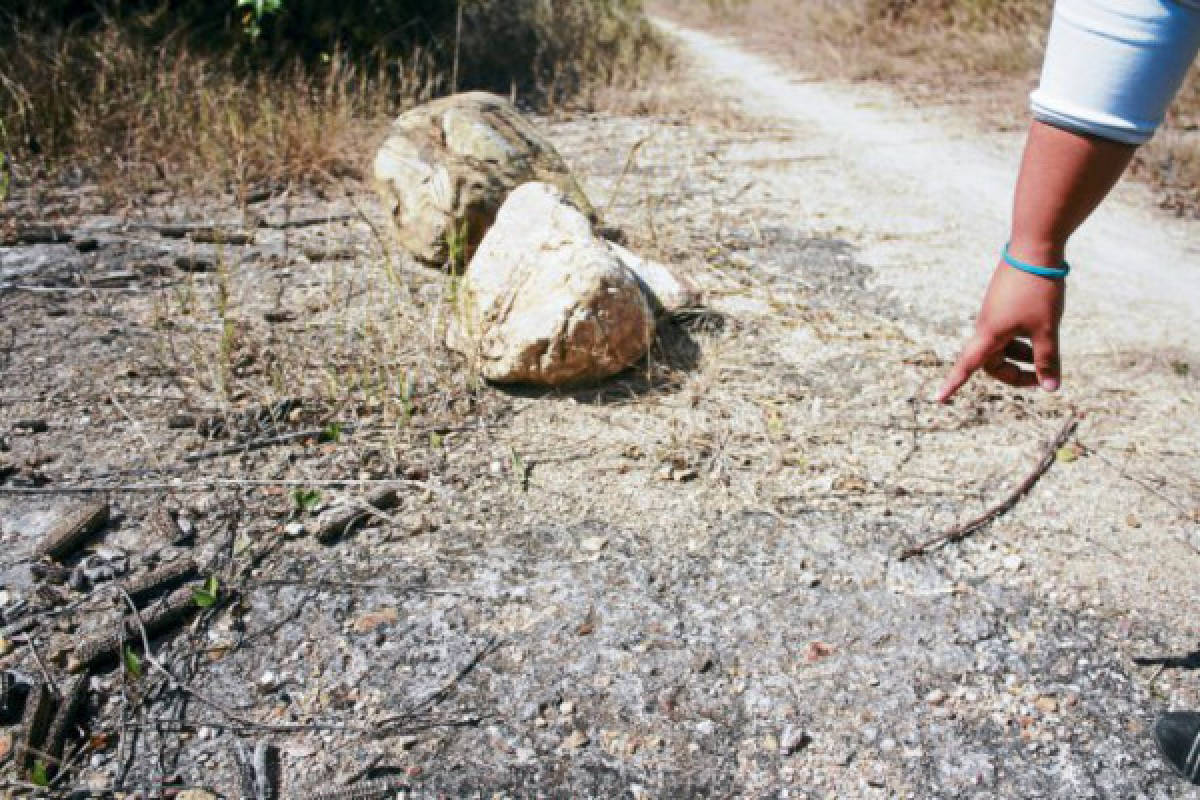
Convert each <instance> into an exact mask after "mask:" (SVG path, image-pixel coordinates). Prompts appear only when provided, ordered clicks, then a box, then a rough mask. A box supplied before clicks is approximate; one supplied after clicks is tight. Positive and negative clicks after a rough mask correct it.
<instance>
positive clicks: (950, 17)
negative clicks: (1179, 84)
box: [664, 0, 1200, 215]
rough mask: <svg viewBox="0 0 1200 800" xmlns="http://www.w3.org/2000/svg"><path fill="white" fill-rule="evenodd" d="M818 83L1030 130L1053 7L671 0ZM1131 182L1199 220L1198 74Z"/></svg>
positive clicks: (1010, 1)
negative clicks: (880, 91) (877, 84)
mask: <svg viewBox="0 0 1200 800" xmlns="http://www.w3.org/2000/svg"><path fill="white" fill-rule="evenodd" d="M664 2H665V3H666V4H667V7H668V9H670V8H674V9H676V10H678V11H680V12H685V13H686V14H687V15H688V16H689V18H693V19H695V18H697V17H699V18H700V19H702V20H703V21H705V22H706V23H708V24H711V25H714V26H718V27H721V28H723V29H727V30H731V31H734V32H736V33H738V34H739V35H740V36H742V37H744V38H746V39H748V40H750V41H752V42H754V43H755V44H756V45H758V46H760V47H761V48H763V49H768V50H770V51H771V52H773V53H775V54H777V55H778V57H779V58H781V59H791V60H793V61H794V62H795V63H796V64H797V65H799V66H802V67H803V68H804V69H805V70H807V71H811V72H815V73H817V74H819V75H821V76H823V77H834V78H841V79H848V80H878V81H884V82H888V83H892V84H895V85H898V86H900V87H901V88H902V89H903V90H904V91H905V92H906V93H908V94H910V95H911V96H913V97H914V98H916V99H917V100H918V101H920V102H940V103H953V104H964V105H966V106H968V107H969V108H970V109H971V110H972V111H973V112H974V113H977V114H980V116H981V118H982V119H983V120H984V121H985V124H987V125H989V126H991V127H1001V128H1006V129H1017V128H1023V127H1024V125H1025V124H1026V120H1027V118H1028V111H1027V108H1028V104H1027V97H1028V93H1029V91H1030V89H1032V88H1033V86H1034V85H1035V84H1036V81H1037V72H1038V68H1039V65H1040V63H1041V56H1042V48H1043V45H1044V41H1045V34H1046V29H1047V25H1048V23H1049V19H1050V9H1051V6H1052V0H807V1H806V2H796V1H795V0H706V2H700V0H664ZM1134 174H1135V175H1136V176H1138V177H1139V178H1141V179H1142V180H1145V181H1148V182H1149V183H1150V184H1151V185H1153V186H1154V187H1155V188H1156V189H1158V190H1159V199H1160V203H1161V204H1162V205H1163V206H1164V207H1165V208H1168V209H1171V210H1175V211H1176V212H1178V213H1181V214H1183V213H1187V214H1195V215H1200V67H1193V69H1192V72H1191V74H1190V75H1189V77H1188V79H1187V81H1186V82H1185V84H1184V86H1183V89H1182V90H1181V91H1180V93H1179V96H1178V97H1177V98H1176V101H1175V103H1174V104H1173V105H1172V107H1171V109H1170V111H1169V113H1168V116H1167V121H1166V124H1165V125H1164V127H1163V129H1162V130H1160V131H1159V133H1158V134H1157V135H1156V136H1155V138H1154V139H1153V140H1152V141H1151V142H1150V144H1148V145H1147V146H1145V147H1144V148H1142V149H1141V151H1140V152H1139V154H1138V157H1137V160H1136V161H1135V165H1134Z"/></svg>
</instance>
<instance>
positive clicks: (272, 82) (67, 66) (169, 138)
mask: <svg viewBox="0 0 1200 800" xmlns="http://www.w3.org/2000/svg"><path fill="white" fill-rule="evenodd" d="M465 8H467V9H468V10H467V11H466V13H465V21H464V25H463V29H462V35H461V40H460V41H447V40H445V38H444V37H442V38H439V39H435V40H432V41H430V43H429V44H428V46H424V47H422V46H418V45H413V44H409V45H408V46H407V47H406V49H404V51H403V52H400V53H393V54H385V53H381V52H374V53H372V54H370V55H369V56H365V57H362V56H355V57H351V56H349V55H347V54H346V53H342V52H339V51H337V50H334V51H333V52H331V53H329V54H327V55H326V56H325V57H324V58H323V59H321V60H320V61H319V62H318V63H316V64H312V63H309V62H303V61H301V60H300V59H299V58H298V57H297V59H296V60H295V61H294V62H292V63H291V65H290V66H283V67H280V66H279V65H277V64H272V65H265V66H261V67H255V66H252V65H248V63H247V61H246V58H245V54H244V53H234V52H230V53H227V54H224V55H221V54H214V53H213V52H212V50H211V48H204V49H201V48H198V47H193V46H192V44H191V43H190V40H189V37H188V32H187V31H186V30H176V31H173V32H166V33H164V32H163V31H162V30H160V29H161V20H158V21H157V22H154V21H153V20H151V21H148V20H146V19H140V18H137V17H130V18H121V19H115V18H107V19H106V20H105V21H104V22H103V23H102V24H100V25H98V26H96V27H92V28H85V27H83V26H72V27H61V26H60V27H54V26H53V25H47V24H44V23H43V24H40V25H38V26H23V25H22V24H21V23H20V21H18V20H15V19H13V18H6V17H0V151H3V152H5V153H6V154H7V163H6V166H7V167H8V168H10V169H11V170H12V171H13V173H14V178H15V183H16V184H22V183H24V184H29V183H31V182H34V181H41V180H45V179H46V178H49V179H50V180H51V182H54V181H55V180H58V179H61V178H64V177H65V178H73V180H72V182H73V183H76V184H77V183H79V182H81V181H82V182H92V181H95V182H99V183H101V184H103V185H107V186H108V187H111V188H112V189H114V190H115V191H116V192H118V193H121V194H125V195H128V194H131V193H133V192H139V191H143V192H144V191H151V190H153V189H155V188H162V187H164V186H166V187H168V188H170V189H172V190H173V191H176V192H180V191H182V192H187V193H194V192H204V193H206V194H211V193H213V192H215V193H217V194H223V195H229V194H233V195H235V196H242V195H243V194H244V192H245V190H246V187H249V186H255V185H261V184H281V183H297V182H299V183H306V184H327V183H328V182H329V179H330V178H340V177H343V176H350V177H354V176H357V175H359V174H360V173H361V172H362V171H363V167H364V166H365V160H366V159H367V158H368V157H369V155H370V153H371V151H372V150H373V144H374V142H375V139H376V137H377V135H378V132H379V131H380V130H382V128H383V125H384V124H385V123H386V122H387V121H388V120H389V119H390V118H391V117H392V116H394V115H395V114H396V113H398V112H400V111H402V110H404V109H405V108H408V107H410V106H412V105H414V104H416V103H419V102H421V101H423V100H426V99H429V98H430V97H432V96H434V95H437V94H441V93H446V92H448V91H451V90H452V89H453V88H455V86H456V85H457V87H458V88H478V87H483V88H491V89H497V90H502V91H504V92H505V93H509V92H511V93H512V94H514V95H518V96H519V100H520V101H522V102H524V103H526V104H533V105H539V106H542V107H556V106H563V105H574V106H581V105H582V106H589V105H593V104H595V103H597V102H605V101H606V100H607V101H608V102H611V101H612V98H613V97H614V96H617V95H619V94H620V93H621V92H624V91H632V90H635V89H637V87H639V86H641V85H644V84H645V83H646V82H647V78H648V77H649V76H650V75H652V74H653V73H654V72H655V71H656V70H658V69H660V68H662V67H663V66H665V65H666V64H667V63H668V62H669V53H668V52H667V50H666V49H665V48H664V47H663V46H662V45H661V43H660V42H659V40H658V39H657V38H656V37H655V36H654V35H653V33H652V31H651V30H650V28H649V24H648V23H647V22H646V20H645V19H644V17H643V16H642V14H641V9H640V3H639V2H637V0H580V2H574V3H569V4H546V3H536V2H520V3H518V4H517V7H513V6H512V4H506V3H500V2H493V1H492V0H487V1H481V2H476V3H471V4H469V5H467V6H465ZM152 23H153V24H152ZM155 26H157V27H155Z"/></svg>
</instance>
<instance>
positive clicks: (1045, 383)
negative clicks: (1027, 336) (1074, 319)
mask: <svg viewBox="0 0 1200 800" xmlns="http://www.w3.org/2000/svg"><path fill="white" fill-rule="evenodd" d="M1031 342H1032V344H1033V368H1034V370H1036V371H1037V377H1038V385H1040V386H1041V387H1042V388H1043V389H1045V390H1046V391H1047V392H1053V391H1057V390H1058V387H1059V386H1060V385H1061V384H1062V364H1061V363H1060V361H1059V358H1058V329H1057V328H1055V329H1052V330H1047V331H1044V332H1042V333H1041V334H1040V335H1037V336H1034V337H1032V338H1031Z"/></svg>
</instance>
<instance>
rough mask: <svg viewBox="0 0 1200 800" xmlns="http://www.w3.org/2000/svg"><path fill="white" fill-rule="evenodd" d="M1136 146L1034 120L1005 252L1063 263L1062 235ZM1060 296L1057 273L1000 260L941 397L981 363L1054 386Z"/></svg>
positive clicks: (1028, 382)
mask: <svg viewBox="0 0 1200 800" xmlns="http://www.w3.org/2000/svg"><path fill="white" fill-rule="evenodd" d="M1135 149H1136V148H1135V146H1134V145H1131V144H1124V143H1121V142H1115V141H1111V140H1108V139H1101V138H1099V137H1095V136H1085V135H1082V134H1077V133H1072V132H1070V131H1066V130H1063V129H1061V128H1056V127H1053V126H1051V125H1047V124H1045V123H1043V122H1034V123H1033V124H1032V126H1031V127H1030V130H1029V136H1028V138H1027V140H1026V143H1025V155H1024V157H1023V158H1022V160H1021V171H1020V174H1019V175H1018V178H1017V190H1016V196H1015V199H1014V202H1013V224H1012V234H1011V238H1010V241H1009V253H1010V254H1011V255H1012V256H1013V257H1014V258H1016V259H1019V260H1020V261H1023V262H1026V263H1030V264H1035V265H1040V266H1047V267H1053V266H1057V265H1059V264H1060V263H1062V261H1063V254H1064V251H1065V249H1066V245H1067V239H1068V238H1069V237H1070V236H1071V234H1072V233H1074V232H1075V229H1076V228H1078V227H1079V226H1080V225H1081V224H1082V223H1083V221H1084V220H1085V219H1087V217H1088V215H1090V214H1091V213H1092V211H1094V210H1095V208H1096V206H1098V205H1099V204H1100V201H1101V200H1103V199H1104V197H1105V196H1106V195H1107V194H1108V192H1109V190H1110V189H1112V187H1113V185H1114V184H1115V183H1116V182H1117V180H1118V179H1119V178H1120V177H1121V173H1123V172H1124V171H1125V168H1126V167H1127V166H1128V164H1129V161H1130V159H1131V158H1132V157H1133V152H1134V150H1135ZM1065 296H1066V285H1065V283H1064V282H1063V281H1062V280H1061V279H1053V278H1043V277H1040V276H1037V275H1030V274H1028V273H1026V272H1022V271H1020V270H1017V269H1014V268H1013V267H1010V266H1009V265H1007V264H1005V263H1004V262H1003V261H1000V262H999V263H998V264H997V266H996V270H995V272H994V273H993V274H992V280H991V283H990V284H989V285H988V289H987V293H986V294H985V295H984V298H983V305H982V307H981V308H980V311H979V316H978V318H977V319H976V322H975V334H974V335H973V336H972V337H971V338H970V339H969V340H968V341H967V343H966V345H965V347H964V348H963V351H962V354H961V355H960V356H959V357H958V361H957V362H955V364H954V366H953V367H952V368H951V370H950V372H949V374H948V375H947V376H946V380H945V382H944V383H943V384H942V387H941V389H940V390H939V391H938V393H937V400H938V402H939V403H945V402H948V401H949V400H950V398H951V397H952V396H953V395H954V393H955V392H957V391H958V390H959V389H960V388H961V387H962V385H963V384H964V383H966V382H967V380H968V379H969V378H970V377H971V375H972V374H974V373H975V372H976V371H977V370H979V369H982V370H984V371H985V372H987V374H989V375H991V376H992V377H993V378H996V379H997V380H1001V381H1003V382H1005V383H1007V384H1010V385H1013V386H1023V387H1027V386H1041V387H1042V388H1043V389H1045V390H1047V391H1054V390H1056V389H1058V387H1059V383H1060V381H1061V375H1060V367H1059V356H1058V324H1059V321H1060V320H1061V319H1062V313H1063V301H1064V298H1065ZM1022 339H1026V340H1028V341H1027V342H1026V341H1022ZM1021 363H1026V364H1028V363H1032V364H1033V365H1034V369H1033V370H1030V369H1027V368H1025V367H1022V366H1021Z"/></svg>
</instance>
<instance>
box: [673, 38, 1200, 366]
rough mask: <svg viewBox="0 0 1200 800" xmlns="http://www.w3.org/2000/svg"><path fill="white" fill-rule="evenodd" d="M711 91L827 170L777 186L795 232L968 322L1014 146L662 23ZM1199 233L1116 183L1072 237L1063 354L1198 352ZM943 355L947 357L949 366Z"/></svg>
mask: <svg viewBox="0 0 1200 800" xmlns="http://www.w3.org/2000/svg"><path fill="white" fill-rule="evenodd" d="M659 24H660V25H661V26H662V27H663V28H664V29H666V30H667V31H669V32H671V33H672V34H673V35H674V36H676V37H677V38H678V39H679V41H680V42H681V43H682V44H683V45H684V47H685V48H686V49H687V51H688V53H689V54H690V55H691V56H692V58H693V59H694V61H695V63H696V64H697V65H698V67H699V69H700V70H702V71H703V72H704V73H706V75H707V76H708V77H709V78H710V79H711V81H712V83H713V84H714V85H716V86H718V87H719V88H720V90H721V91H722V92H725V93H727V94H729V95H732V96H734V97H737V98H740V100H741V103H742V106H743V108H744V110H745V111H746V112H748V113H750V114H752V115H756V116H760V117H763V118H767V119H771V120H773V121H774V122H776V123H777V124H780V125H783V126H789V127H793V128H795V129H797V130H798V131H799V132H800V139H801V142H802V148H803V151H804V154H805V156H806V157H809V158H812V159H819V160H820V162H821V163H822V164H824V165H826V168H824V169H813V170H806V171H805V172H804V173H803V181H802V182H797V181H795V180H793V181H791V182H790V183H789V181H788V180H787V179H786V178H787V175H786V173H785V175H784V176H781V181H780V183H779V185H777V186H775V187H773V188H774V190H775V191H776V192H777V194H778V200H779V201H780V202H788V203H792V204H794V208H795V213H796V216H797V218H798V221H800V222H801V223H802V224H806V225H808V226H811V227H813V228H816V229H826V230H829V231H830V232H831V233H834V234H836V235H838V236H840V237H842V238H849V239H851V240H852V241H854V242H855V244H857V245H859V246H860V247H861V256H862V258H863V260H864V261H866V262H867V263H869V264H871V265H872V266H874V267H875V268H877V269H878V270H879V272H880V280H881V281H883V282H884V283H885V284H888V285H891V286H894V287H896V288H897V289H898V290H899V292H898V294H899V296H900V297H901V298H903V299H905V300H911V302H913V303H914V304H917V305H920V306H923V307H924V308H926V309H928V314H929V315H930V316H931V317H933V318H934V319H937V318H939V317H945V318H948V319H950V320H953V321H955V322H964V323H965V322H966V321H967V319H968V315H969V314H971V313H973V312H974V310H975V305H974V304H975V303H976V300H977V297H978V296H979V294H980V290H981V287H982V286H983V285H984V284H985V282H986V279H987V276H988V274H989V273H990V270H991V266H992V264H993V263H994V258H993V253H994V251H996V250H997V249H998V248H999V246H1000V244H1001V243H1002V242H1003V241H1004V238H1005V236H1006V232H1007V224H1008V218H1009V210H1010V203H1011V197H1012V188H1013V182H1014V180H1015V175H1016V164H1017V162H1018V160H1019V158H1020V147H1021V143H1022V136H1020V135H1013V134H995V135H981V134H980V133H979V132H978V131H975V130H972V129H971V127H970V126H969V125H968V124H967V123H965V122H964V121H963V120H961V119H956V118H955V117H954V116H953V114H952V112H948V111H946V110H945V109H929V110H924V109H917V108H913V107H912V106H911V105H909V104H907V103H905V102H904V101H902V100H900V99H899V97H898V96H897V95H894V94H892V93H890V92H888V91H886V90H883V89H878V88H867V87H861V86H853V87H850V86H831V85H829V84H824V83H819V82H813V81H811V80H810V79H809V78H806V76H804V75H798V74H794V73H789V72H787V71H786V70H783V69H780V68H777V67H775V66H773V65H772V64H771V63H769V62H768V61H767V60H765V59H764V58H762V57H759V56H757V55H754V54H751V53H747V52H745V51H743V50H741V49H739V48H738V47H737V46H736V45H735V44H733V43H730V42H728V41H725V40H721V39H719V38H716V37H714V36H712V35H709V34H706V33H702V32H698V31H694V30H689V29H685V28H682V27H679V26H677V25H674V24H672V23H670V22H668V21H665V20H659ZM1198 234H1200V223H1197V222H1196V221H1194V220H1191V221H1187V220H1175V219H1173V218H1169V217H1167V216H1166V215H1165V214H1163V213H1161V212H1158V211H1157V210H1155V209H1153V208H1151V207H1150V200H1149V195H1148V192H1146V191H1145V190H1144V189H1143V188H1142V187H1139V186H1137V185H1133V184H1129V183H1127V184H1125V185H1123V186H1122V187H1121V188H1120V189H1119V190H1118V191H1117V192H1116V194H1115V195H1114V197H1113V198H1110V201H1109V202H1108V203H1107V205H1106V206H1105V207H1104V208H1102V209H1101V210H1100V211H1099V212H1098V213H1097V214H1096V215H1095V216H1094V217H1093V218H1092V219H1091V220H1089V222H1088V223H1087V224H1086V225H1085V226H1084V228H1083V229H1082V230H1081V231H1080V232H1079V233H1078V234H1077V236H1076V237H1075V239H1074V241H1073V242H1072V247H1071V250H1070V252H1069V254H1068V255H1069V258H1070V259H1071V261H1072V263H1073V264H1075V266H1076V272H1075V273H1074V274H1073V275H1072V282H1071V295H1070V297H1069V300H1068V309H1069V310H1068V313H1069V317H1068V321H1067V325H1066V327H1065V329H1064V348H1065V357H1066V364H1067V367H1068V369H1069V368H1070V366H1071V364H1072V359H1071V356H1072V355H1073V354H1077V353H1081V352H1095V351H1096V350H1098V349H1110V348H1116V349H1130V348H1133V349H1142V348H1146V349H1155V348H1160V347H1166V348H1170V349H1180V348H1189V349H1192V350H1193V351H1194V350H1195V344H1194V342H1195V341H1196V335H1197V332H1198V331H1200V244H1198V241H1200V235H1198ZM949 354H950V353H949V352H947V353H946V355H949Z"/></svg>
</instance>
